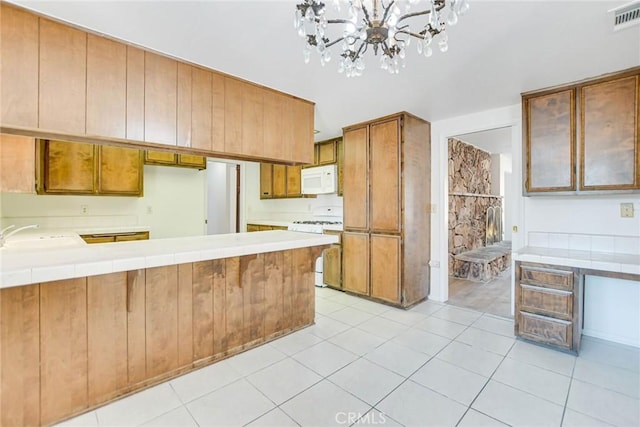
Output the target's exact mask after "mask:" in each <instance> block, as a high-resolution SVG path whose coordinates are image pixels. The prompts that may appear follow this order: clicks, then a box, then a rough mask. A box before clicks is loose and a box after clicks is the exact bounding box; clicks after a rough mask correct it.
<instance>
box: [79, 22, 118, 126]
mask: <svg viewBox="0 0 640 427" xmlns="http://www.w3.org/2000/svg"><path fill="white" fill-rule="evenodd" d="M126 108H127V47H126V46H125V45H124V44H122V43H118V42H114V41H112V40H109V39H106V38H104V37H99V36H94V35H93V34H89V35H88V36H87V134H88V135H99V136H107V137H109V136H111V137H115V138H126V136H127V135H126Z"/></svg>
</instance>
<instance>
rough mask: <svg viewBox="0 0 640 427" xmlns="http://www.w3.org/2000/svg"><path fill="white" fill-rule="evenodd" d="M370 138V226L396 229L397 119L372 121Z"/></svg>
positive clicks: (398, 175)
mask: <svg viewBox="0 0 640 427" xmlns="http://www.w3.org/2000/svg"><path fill="white" fill-rule="evenodd" d="M369 138H370V142H369V147H370V148H369V150H370V153H369V154H370V159H371V160H370V161H371V164H370V170H369V181H370V185H371V189H370V205H369V212H370V213H369V221H370V224H369V227H370V228H371V231H376V232H399V231H400V119H394V120H391V121H388V122H382V123H376V124H372V125H371V127H370V137H369ZM372 250H373V248H372Z"/></svg>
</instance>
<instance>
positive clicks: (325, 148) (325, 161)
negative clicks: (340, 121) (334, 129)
mask: <svg viewBox="0 0 640 427" xmlns="http://www.w3.org/2000/svg"><path fill="white" fill-rule="evenodd" d="M337 145H338V144H337V142H336V141H328V142H322V143H318V144H316V159H315V161H314V164H317V165H330V164H332V163H336V162H337V161H338V157H337Z"/></svg>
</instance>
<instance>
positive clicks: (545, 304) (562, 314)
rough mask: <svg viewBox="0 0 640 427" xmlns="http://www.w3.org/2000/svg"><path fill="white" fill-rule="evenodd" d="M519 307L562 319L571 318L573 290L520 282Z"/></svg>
mask: <svg viewBox="0 0 640 427" xmlns="http://www.w3.org/2000/svg"><path fill="white" fill-rule="evenodd" d="M519 286H520V305H519V307H520V309H521V310H523V311H527V312H530V313H537V314H546V315H548V316H552V317H556V318H559V319H564V320H572V318H573V292H570V291H562V290H558V289H549V288H540V287H538V286H530V285H524V284H522V283H521V284H520V285H519Z"/></svg>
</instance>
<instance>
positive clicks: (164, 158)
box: [144, 150, 178, 165]
mask: <svg viewBox="0 0 640 427" xmlns="http://www.w3.org/2000/svg"><path fill="white" fill-rule="evenodd" d="M177 156H178V155H177V154H176V153H172V152H170V151H151V150H147V151H145V152H144V162H145V163H146V164H149V165H175V164H176V163H177V162H178V160H177Z"/></svg>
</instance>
